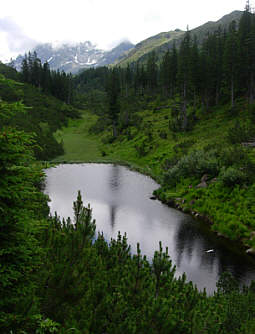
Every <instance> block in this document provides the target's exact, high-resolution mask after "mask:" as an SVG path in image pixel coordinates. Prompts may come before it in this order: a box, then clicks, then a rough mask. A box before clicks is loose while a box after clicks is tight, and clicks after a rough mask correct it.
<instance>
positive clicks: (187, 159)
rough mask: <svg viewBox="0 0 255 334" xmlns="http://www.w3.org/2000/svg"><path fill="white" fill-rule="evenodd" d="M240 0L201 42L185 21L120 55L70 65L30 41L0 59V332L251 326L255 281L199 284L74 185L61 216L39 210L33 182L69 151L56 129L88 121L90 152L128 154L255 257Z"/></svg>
mask: <svg viewBox="0 0 255 334" xmlns="http://www.w3.org/2000/svg"><path fill="white" fill-rule="evenodd" d="M248 4H249V2H248ZM248 4H247V5H246V8H245V10H244V12H243V14H242V17H241V19H240V21H238V22H236V21H232V22H231V23H230V25H229V27H228V28H227V29H226V28H222V27H221V26H219V27H218V29H217V30H216V31H214V32H212V33H208V34H207V36H206V38H204V39H203V40H201V39H200V38H199V36H196V35H194V34H192V33H191V32H190V31H189V30H187V31H186V32H185V34H184V36H183V38H182V39H181V40H176V42H175V43H174V44H173V46H172V47H171V48H169V49H168V50H166V51H165V52H155V51H152V52H150V53H147V54H144V56H143V57H142V58H140V59H139V61H137V62H136V61H134V62H130V63H129V64H128V65H127V66H118V65H111V66H108V67H95V68H91V69H88V70H84V71H81V72H80V73H78V74H77V75H72V74H66V73H65V72H60V71H53V70H51V69H50V66H49V64H48V63H47V62H46V63H44V64H42V62H41V60H40V59H39V58H38V57H37V54H36V53H30V52H29V53H28V54H27V55H26V56H25V57H24V59H23V62H22V66H21V71H20V72H18V71H16V70H15V69H14V68H12V67H11V66H7V65H4V64H2V63H0V170H1V174H0V175H1V177H0V245H1V247H0V333H3V334H30V333H31V334H34V333H35V334H48V333H59V334H64V333H66V334H67V333H77V334H103V333H105V334H106V333H107V334H115V333H116V334H118V333H126V334H129V333H130V334H131V333H132V334H136V333H137V334H142V333H147V334H154V333H155V334H156V333H158V334H159V333H161V334H170V333H173V334H189V333H190V334H202V333H208V334H214V333H215V334H216V333H217V334H234V333H236V334H253V333H255V281H253V282H252V283H251V284H250V285H249V286H243V285H240V284H238V282H237V281H236V280H235V279H234V278H233V277H232V275H231V274H230V273H228V272H225V273H223V275H222V276H221V277H220V279H219V281H218V282H217V290H216V291H215V292H214V293H213V294H212V295H208V294H207V293H206V291H199V290H198V289H197V287H196V286H195V285H194V284H193V283H192V282H189V281H188V280H187V278H186V275H185V273H184V274H183V275H182V276H179V277H178V276H177V275H175V273H176V267H175V265H174V264H173V263H172V260H171V257H170V256H169V254H168V249H167V248H165V247H164V245H163V244H161V243H159V248H158V249H157V250H156V251H155V253H154V256H153V258H152V260H148V258H147V257H146V255H145V254H143V250H142V249H140V246H139V244H137V250H136V252H131V249H130V245H129V243H128V236H126V235H121V234H119V235H118V237H117V238H116V239H112V240H106V239H105V237H104V235H103V233H98V234H97V233H96V221H95V220H94V218H93V212H92V209H93V208H90V206H86V205H84V204H83V201H84V200H85V199H83V198H82V196H81V193H80V191H79V189H77V198H76V200H75V199H74V202H73V218H66V219H60V217H59V216H58V214H57V213H56V214H55V215H51V214H50V213H49V206H48V201H49V198H48V196H47V195H46V194H44V192H43V188H44V184H45V173H44V169H45V168H46V167H49V166H52V165H54V164H57V163H58V162H70V160H71V159H68V158H66V157H67V155H66V154H67V150H68V147H69V146H67V145H72V140H73V138H71V137H70V136H69V137H70V138H69V137H67V136H66V137H65V135H66V133H67V131H68V130H67V129H70V128H71V125H72V126H73V124H83V122H84V124H85V123H86V122H87V123H88V122H89V121H86V120H87V119H89V120H90V121H91V120H92V121H91V124H89V129H88V133H87V134H86V135H87V136H88V138H89V139H90V140H91V141H92V140H95V141H96V143H98V147H99V149H98V152H99V153H98V157H97V160H96V159H94V158H91V160H96V161H97V162H98V161H101V162H105V161H107V162H118V161H120V162H122V163H129V165H131V166H132V165H134V166H136V167H137V166H138V167H139V168H140V170H141V171H144V172H146V173H147V174H149V175H150V176H152V177H153V178H154V179H155V180H157V182H158V183H159V184H160V188H159V189H158V190H156V191H155V193H154V195H155V197H156V198H158V199H160V200H161V201H162V202H163V203H165V204H167V205H169V206H172V207H175V208H178V209H180V210H182V211H184V212H186V213H189V214H191V215H199V218H200V219H201V220H203V221H204V223H205V224H209V225H210V229H211V230H212V231H213V232H215V233H218V234H219V235H222V236H224V238H227V239H231V240H233V242H235V243H236V245H237V246H236V247H243V248H244V249H246V250H248V251H249V253H251V254H250V256H251V257H252V256H254V253H255V232H254V231H255V205H254V198H255V152H254V147H255V14H254V13H253V12H252V11H251V9H250V6H249V5H248ZM86 115H87V116H86ZM88 115H89V116H88ZM86 117H87V118H86ZM84 124H83V125H84ZM85 125H86V124H85ZM85 125H84V128H85ZM84 128H83V130H82V131H83V132H85V130H84ZM82 131H81V132H82ZM83 132H82V133H81V134H80V133H78V131H77V133H78V135H84V133H83ZM66 138H67V139H66ZM67 140H68V141H69V142H68V143H67V142H66V141H67ZM74 146H77V144H76V143H75V144H74ZM72 150H75V148H72ZM85 150H88V151H89V147H88V146H87V147H85V148H84V151H85ZM82 160H83V158H82V157H80V161H82ZM84 160H85V159H84ZM85 162H87V161H85ZM146 168H147V169H146ZM205 175H206V177H205ZM201 183H203V184H202V185H201ZM198 185H199V186H198Z"/></svg>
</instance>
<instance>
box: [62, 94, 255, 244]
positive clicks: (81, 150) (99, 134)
mask: <svg viewBox="0 0 255 334" xmlns="http://www.w3.org/2000/svg"><path fill="white" fill-rule="evenodd" d="M126 105H127V104H126V102H124V107H123V110H126ZM176 105H177V106H178V100H172V99H170V100H169V99H168V100H166V99H164V100H163V99H160V98H151V97H147V98H146V97H143V99H140V100H139V103H138V102H137V103H133V104H132V105H131V104H130V106H129V108H130V109H132V108H133V110H132V111H131V112H130V114H131V116H129V117H130V120H129V122H130V125H129V126H128V127H126V128H125V127H124V128H123V125H122V124H121V122H120V128H119V135H118V137H117V138H113V136H112V129H111V126H110V125H109V123H108V122H107V121H104V120H103V119H102V117H100V115H99V116H96V115H93V114H91V113H87V112H84V114H83V119H82V120H79V121H75V122H76V123H75V125H73V127H69V128H67V129H64V130H62V131H60V132H59V133H58V135H59V139H60V140H63V142H64V147H65V149H66V154H65V155H64V156H60V157H59V158H58V159H57V161H105V162H107V161H113V162H122V163H123V162H124V163H125V162H126V163H129V164H131V165H133V166H134V167H135V168H141V169H142V170H143V172H145V173H147V174H150V175H151V176H153V177H154V178H156V179H157V181H158V182H159V183H160V184H161V188H160V189H159V190H157V191H156V192H155V194H156V195H157V196H158V197H159V198H160V199H161V200H162V201H163V202H165V203H168V204H170V205H174V206H176V205H178V207H179V208H182V209H183V210H184V211H185V212H190V213H193V214H194V215H196V216H198V215H199V216H200V217H202V218H203V219H204V220H205V221H208V222H210V224H211V227H212V230H213V231H215V232H218V233H219V234H220V235H223V236H226V237H228V238H230V239H232V240H239V241H240V240H241V241H242V242H243V243H244V244H245V245H246V246H249V247H254V246H255V240H254V233H253V231H254V228H255V226H254V221H255V220H254V218H255V217H254V214H255V206H254V204H253V198H254V189H255V187H254V169H255V165H254V161H255V157H254V148H253V146H249V145H245V144H247V143H248V142H249V141H252V140H253V133H254V128H255V127H254V121H253V119H254V111H253V107H252V106H249V107H248V105H247V104H246V101H245V100H244V99H243V100H242V99H240V100H239V102H238V103H237V106H236V110H235V112H232V111H230V110H229V106H228V105H222V106H218V107H217V108H216V107H214V108H212V109H211V112H210V113H205V112H203V110H202V109H200V108H197V109H194V108H192V107H190V108H189V113H190V117H192V118H194V119H196V121H195V122H194V123H193V125H192V127H191V128H190V129H189V131H185V132H182V131H176V130H175V129H173V127H172V120H173V113H174V110H175V108H176ZM123 114H124V113H122V114H121V116H120V118H121V117H124V116H123ZM77 122H78V123H77ZM97 124H98V125H97ZM99 125H100V129H98V126H99ZM72 134H73V135H72ZM74 139H75V141H74ZM79 142H80V143H83V145H79ZM91 143H93V145H94V146H93V154H92V155H90V156H88V155H86V152H90V151H91V148H92V147H91V146H90V145H91ZM81 146H82V147H81ZM95 147H96V150H94V148H95ZM89 157H90V158H89ZM201 179H202V180H201Z"/></svg>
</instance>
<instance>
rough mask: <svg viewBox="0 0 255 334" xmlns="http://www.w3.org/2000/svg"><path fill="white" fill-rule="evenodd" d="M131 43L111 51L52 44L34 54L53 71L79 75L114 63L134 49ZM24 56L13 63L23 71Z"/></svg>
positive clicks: (41, 45) (124, 43) (39, 47)
mask: <svg viewBox="0 0 255 334" xmlns="http://www.w3.org/2000/svg"><path fill="white" fill-rule="evenodd" d="M133 46H134V45H133V44H131V43H130V42H123V43H121V44H120V45H118V46H117V47H115V48H114V49H112V50H110V51H104V50H101V49H98V48H96V46H95V45H93V44H92V43H91V42H89V41H86V42H84V43H78V44H73V45H71V44H62V45H60V46H56V47H55V46H53V45H52V44H50V43H46V44H39V45H38V46H37V47H36V48H35V49H33V50H32V52H34V51H35V52H36V53H37V56H38V57H39V58H40V59H41V61H42V63H45V62H46V61H47V62H48V63H49V65H50V68H51V69H52V70H60V71H62V70H63V71H65V72H67V73H68V72H72V73H77V72H79V71H80V70H82V69H86V68H90V67H95V66H104V65H108V64H111V63H113V62H114V61H115V60H116V59H117V58H119V57H120V56H121V55H122V54H123V53H124V52H126V51H127V50H129V49H130V48H133ZM23 58H24V55H19V56H18V57H17V58H16V59H15V60H14V61H13V63H12V65H13V66H14V67H15V68H16V69H17V70H20V69H21V64H22V60H23Z"/></svg>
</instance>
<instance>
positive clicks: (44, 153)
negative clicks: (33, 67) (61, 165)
mask: <svg viewBox="0 0 255 334" xmlns="http://www.w3.org/2000/svg"><path fill="white" fill-rule="evenodd" d="M14 71H15V70H13V69H11V68H10V67H8V66H6V65H3V64H2V66H1V68H0V73H2V72H4V73H5V74H6V75H7V76H11V77H15V72H14ZM18 77H19V76H18V74H17V78H18ZM0 99H1V101H2V102H4V103H7V104H8V103H17V105H19V103H20V101H22V102H23V104H24V110H25V112H24V113H17V115H15V117H11V118H7V119H6V120H5V121H4V120H0V129H1V128H2V127H3V126H12V127H15V128H17V129H19V130H24V131H25V132H26V133H29V134H33V136H34V140H35V142H36V143H37V145H34V146H33V150H34V154H35V156H36V158H37V159H38V160H49V159H52V158H54V157H56V156H57V155H61V154H63V145H62V143H59V142H58V141H57V140H56V139H55V137H54V135H53V134H54V132H56V130H57V129H59V128H61V127H62V126H64V125H67V121H68V118H76V117H79V113H78V111H77V109H75V108H74V107H73V106H71V105H68V104H66V103H64V102H62V101H60V100H58V99H56V98H54V97H53V96H51V95H49V94H43V93H42V92H40V91H39V90H38V88H36V87H33V86H32V85H29V84H25V83H21V82H18V81H14V80H12V79H7V78H6V77H4V76H3V75H2V74H0Z"/></svg>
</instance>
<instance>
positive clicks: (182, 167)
mask: <svg viewBox="0 0 255 334" xmlns="http://www.w3.org/2000/svg"><path fill="white" fill-rule="evenodd" d="M218 172H219V162H218V159H217V158H216V155H215V153H214V152H213V151H211V152H205V151H202V150H201V151H193V152H191V153H190V154H188V155H185V156H184V157H182V158H181V159H180V160H179V161H178V162H177V164H176V165H175V166H173V167H172V168H170V169H169V170H168V171H167V172H166V173H165V175H164V182H165V183H166V184H168V185H175V184H176V183H177V182H178V181H180V180H181V179H182V178H187V177H193V178H197V179H199V178H201V177H202V176H203V175H204V174H208V175H209V176H210V177H214V176H216V175H217V174H218Z"/></svg>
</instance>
